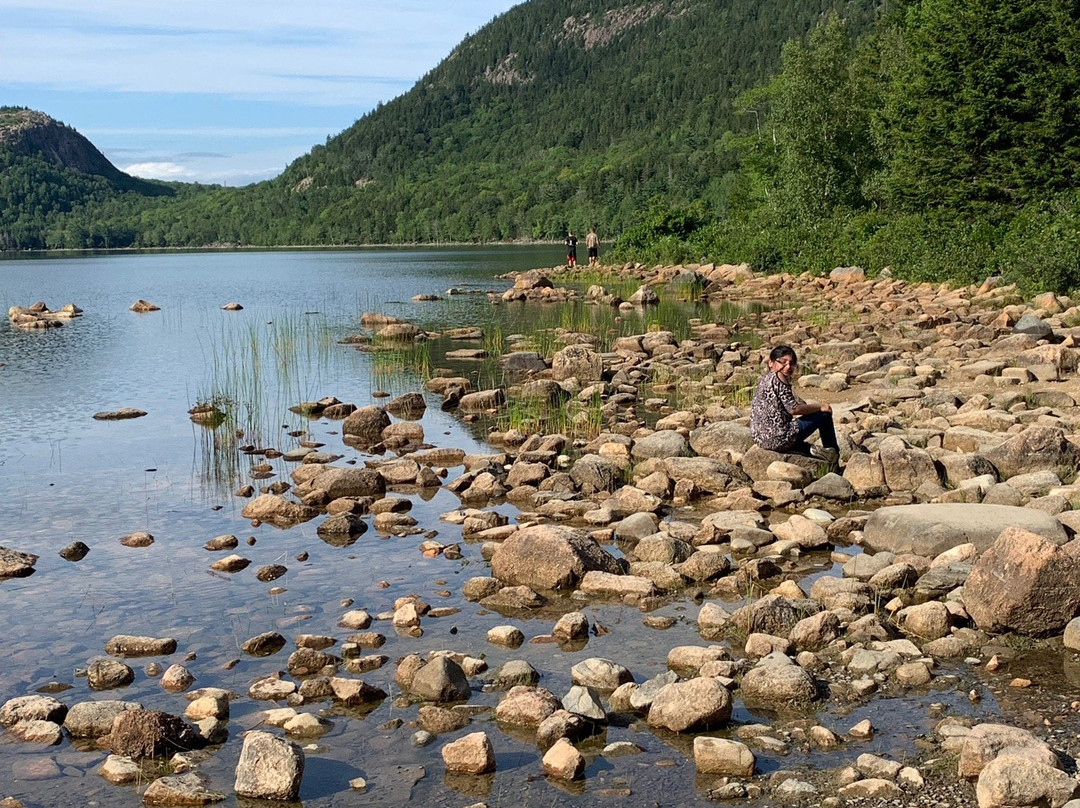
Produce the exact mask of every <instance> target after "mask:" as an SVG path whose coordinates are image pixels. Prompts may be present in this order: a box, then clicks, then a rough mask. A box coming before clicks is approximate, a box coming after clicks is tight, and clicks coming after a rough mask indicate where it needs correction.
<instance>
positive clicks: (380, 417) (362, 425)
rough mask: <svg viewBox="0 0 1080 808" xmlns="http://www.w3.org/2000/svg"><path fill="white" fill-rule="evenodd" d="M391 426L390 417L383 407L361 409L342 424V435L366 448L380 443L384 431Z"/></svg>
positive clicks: (351, 414)
mask: <svg viewBox="0 0 1080 808" xmlns="http://www.w3.org/2000/svg"><path fill="white" fill-rule="evenodd" d="M388 426H390V416H389V415H387V414H386V410H385V409H383V408H382V407H376V406H368V407H360V408H359V409H357V410H355V411H353V412H352V413H350V414H349V417H348V418H346V419H345V420H344V421H342V422H341V434H342V435H343V436H346V437H350V438H352V439H353V441H354V442H356V443H358V444H362V445H366V446H371V445H373V444H376V443H378V442H379V441H380V440H381V439H382V431H383V430H384V429H386V427H388Z"/></svg>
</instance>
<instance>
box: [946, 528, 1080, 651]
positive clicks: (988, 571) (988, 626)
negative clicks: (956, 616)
mask: <svg viewBox="0 0 1080 808" xmlns="http://www.w3.org/2000/svg"><path fill="white" fill-rule="evenodd" d="M1078 580H1080V560H1078V559H1076V558H1075V557H1074V556H1072V555H1071V554H1069V553H1067V552H1065V551H1064V550H1063V549H1062V548H1061V547H1059V546H1058V545H1057V544H1055V543H1054V542H1052V541H1050V540H1049V539H1046V538H1044V537H1043V536H1040V535H1038V534H1036V533H1032V532H1030V531H1027V530H1023V529H1020V528H1016V527H1007V528H1005V530H1003V531H1002V532H1001V535H1000V536H998V538H997V540H996V541H995V542H994V543H993V544H992V545H991V546H990V548H989V549H988V550H987V551H986V552H984V553H983V554H982V555H981V556H980V557H979V560H978V561H976V562H975V566H974V567H972V570H971V574H970V575H969V576H968V578H967V581H966V583H965V584H964V605H965V607H966V608H967V611H968V613H969V614H970V615H971V617H972V619H973V620H974V621H975V623H976V624H977V625H978V627H979V628H981V629H983V630H984V631H992V632H997V631H1015V632H1017V633H1019V634H1025V635H1029V636H1044V635H1047V634H1054V633H1057V632H1060V631H1061V630H1062V629H1064V628H1065V626H1066V625H1067V624H1068V622H1069V621H1070V620H1071V619H1072V618H1073V616H1074V615H1075V614H1076V610H1077V608H1078V607H1080V586H1077V581H1078Z"/></svg>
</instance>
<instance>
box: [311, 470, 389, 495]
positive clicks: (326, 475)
mask: <svg viewBox="0 0 1080 808" xmlns="http://www.w3.org/2000/svg"><path fill="white" fill-rule="evenodd" d="M307 485H308V486H309V487H310V488H311V490H318V491H322V492H324V495H325V497H326V499H327V501H331V500H335V499H338V498H340V497H375V498H376V499H379V498H381V497H382V496H384V495H385V494H386V480H385V478H384V477H383V476H382V475H381V474H380V473H379V472H378V471H376V470H375V469H358V468H338V467H337V466H326V467H325V468H324V469H323V470H322V471H320V472H319V473H318V474H317V475H316V476H315V477H313V478H312V479H311V480H309V481H308V483H307Z"/></svg>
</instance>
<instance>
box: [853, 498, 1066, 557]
mask: <svg viewBox="0 0 1080 808" xmlns="http://www.w3.org/2000/svg"><path fill="white" fill-rule="evenodd" d="M1005 526H1014V527H1018V528H1023V529H1024V530H1028V531H1030V532H1032V533H1037V534H1039V535H1040V536H1043V537H1044V538H1046V539H1049V540H1050V541H1052V542H1053V543H1054V544H1064V543H1065V542H1066V541H1068V535H1067V534H1066V532H1065V528H1064V527H1063V526H1062V524H1061V522H1059V521H1058V520H1057V519H1055V518H1054V517H1053V516H1050V515H1049V514H1047V513H1045V512H1042V511H1038V510H1035V509H1033V508H1019V507H1015V506H1011V505H985V504H980V503H974V504H971V503H928V504H923V505H890V506H887V507H884V508H879V509H878V510H876V511H874V512H873V513H872V514H871V515H870V518H869V519H867V520H866V525H865V527H864V528H863V546H864V547H866V548H867V549H869V550H873V551H875V552H881V551H883V550H888V551H889V552H893V553H915V554H917V555H922V556H927V557H930V558H933V557H934V556H937V555H940V554H941V553H943V552H945V551H946V550H948V549H950V548H952V547H955V546H956V545H958V544H967V543H969V542H970V543H972V544H974V545H975V546H976V547H977V548H978V549H979V550H985V549H986V548H988V547H989V546H990V545H991V544H993V542H994V540H995V539H996V538H997V537H998V535H999V534H1000V533H1001V529H1002V528H1003V527H1005Z"/></svg>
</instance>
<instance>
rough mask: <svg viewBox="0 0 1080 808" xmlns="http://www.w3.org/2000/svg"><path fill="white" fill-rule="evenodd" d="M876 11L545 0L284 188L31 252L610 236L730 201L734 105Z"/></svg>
mask: <svg viewBox="0 0 1080 808" xmlns="http://www.w3.org/2000/svg"><path fill="white" fill-rule="evenodd" d="M875 5H876V2H875V0H850V1H849V2H846V3H844V2H841V3H838V2H836V0H800V1H799V2H793V1H792V0H720V1H718V0H637V2H626V1H625V0H531V2H527V3H523V4H521V5H519V6H516V7H515V8H513V9H511V10H510V11H508V12H507V13H506V14H504V15H502V16H500V17H498V18H496V19H495V20H493V21H492V22H491V23H490V24H489V25H487V26H485V27H484V28H482V29H481V30H480V31H478V32H477V33H476V34H475V35H473V36H470V37H468V38H466V39H465V40H464V41H463V42H462V43H461V44H460V45H459V46H458V47H457V48H456V49H455V50H454V51H453V52H452V53H451V54H450V55H449V56H447V58H446V59H445V60H444V61H443V62H442V63H441V64H440V65H438V66H437V67H436V68H435V69H433V70H432V71H431V72H430V73H428V74H427V75H426V76H424V77H423V78H422V79H421V80H420V81H419V82H418V83H417V84H416V86H415V87H413V89H412V90H410V91H409V92H408V93H406V94H404V95H403V96H401V97H399V98H397V99H395V100H393V101H392V102H390V103H387V104H385V105H382V106H380V107H379V108H378V109H376V110H373V111H372V112H371V113H369V114H367V115H365V116H364V117H363V118H361V119H360V120H359V121H357V123H356V124H355V125H354V126H352V127H351V128H349V129H347V130H346V131H344V132H342V133H341V134H340V135H338V136H336V137H333V138H330V139H329V140H328V141H327V143H326V144H325V145H322V146H317V147H315V148H314V149H313V150H312V152H311V153H310V154H309V155H306V156H305V157H302V158H300V159H299V160H297V161H296V162H295V163H294V164H293V165H292V166H290V167H289V168H288V169H287V170H286V171H285V173H284V174H283V175H282V176H281V177H280V178H278V179H276V180H274V181H271V182H266V183H260V184H258V185H255V186H249V187H247V188H242V189H233V188H229V189H226V188H211V189H206V188H203V189H199V192H198V193H184V194H182V197H183V198H181V199H179V200H174V201H169V202H167V203H164V204H162V203H161V202H150V203H146V202H145V201H140V200H137V199H131V198H111V199H109V200H108V201H107V202H106V203H105V204H104V206H103V205H102V203H101V202H100V201H99V200H98V199H97V198H95V199H94V200H93V203H92V204H91V205H89V206H88V207H87V209H86V210H84V211H83V212H82V213H81V214H79V213H77V214H76V215H75V216H74V217H71V216H65V217H64V219H65V223H64V224H63V225H58V224H56V223H55V222H53V221H51V220H50V222H49V226H48V227H42V228H41V231H42V232H43V233H44V234H45V235H46V244H45V245H37V244H35V245H30V244H23V245H21V246H50V247H56V246H71V247H75V246H84V244H83V243H80V242H79V238H80V234H81V233H85V232H89V231H90V230H91V229H92V228H93V227H94V226H99V223H100V222H102V221H108V222H110V223H112V225H113V226H114V230H115V231H116V232H118V233H131V234H133V238H132V243H133V244H136V245H168V246H190V245H199V244H210V243H238V244H361V243H372V242H408V241H432V242H446V241H490V240H512V239H520V238H524V239H548V238H557V237H560V238H561V236H562V235H563V234H565V230H566V227H567V226H572V227H575V228H585V227H587V226H588V225H590V224H595V225H596V226H597V227H598V229H599V230H600V232H601V234H602V235H603V236H605V237H610V236H613V235H614V234H616V233H618V232H619V231H620V230H622V229H623V228H625V227H627V226H629V225H630V224H633V223H634V222H636V221H639V220H640V217H641V213H642V211H644V210H645V209H646V207H647V205H648V202H649V200H650V199H653V198H654V197H655V198H660V199H665V200H668V201H670V202H672V203H675V204H681V203H688V202H690V201H691V200H694V199H698V198H701V197H702V196H706V197H708V198H711V199H715V200H719V199H721V198H722V197H723V189H724V187H725V184H726V183H728V182H730V177H729V172H730V171H731V170H732V169H734V168H735V166H736V158H735V157H734V156H733V155H732V154H730V153H729V152H728V151H727V150H725V149H723V148H719V147H718V143H719V141H720V139H721V137H722V135H723V133H724V132H725V131H726V130H727V129H728V128H730V127H733V126H737V125H738V124H739V116H738V115H737V114H736V113H735V112H734V110H733V107H732V103H731V102H732V100H733V99H734V98H735V97H736V96H737V95H738V94H739V93H740V92H742V91H744V90H746V89H748V88H750V87H753V86H754V85H755V84H757V83H759V82H761V81H763V80H765V79H766V78H768V77H769V76H770V75H771V74H772V73H774V72H775V70H776V69H777V67H778V66H779V59H780V50H781V47H782V46H783V43H784V42H785V41H787V40H788V39H790V38H792V37H802V36H804V35H805V34H806V32H807V31H809V30H810V29H811V27H812V26H813V25H814V23H815V22H816V21H817V20H819V19H820V18H821V16H822V14H823V13H824V12H825V11H827V10H838V11H839V12H840V13H842V14H843V15H844V16H845V18H846V19H848V20H850V23H851V25H852V27H853V30H864V29H866V28H867V27H868V26H869V25H870V24H871V23H872V21H873V16H874V11H873V9H874V7H875ZM72 219H75V220H77V222H75V223H72V222H71V220H72ZM58 238H59V240H57V239H58ZM72 238H74V239H75V240H74V241H73V240H71V239H72Z"/></svg>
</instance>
